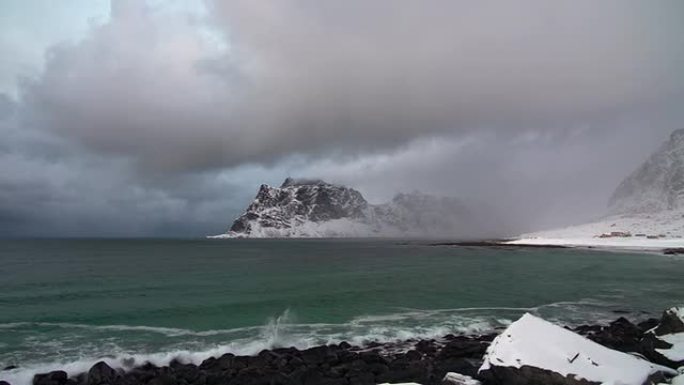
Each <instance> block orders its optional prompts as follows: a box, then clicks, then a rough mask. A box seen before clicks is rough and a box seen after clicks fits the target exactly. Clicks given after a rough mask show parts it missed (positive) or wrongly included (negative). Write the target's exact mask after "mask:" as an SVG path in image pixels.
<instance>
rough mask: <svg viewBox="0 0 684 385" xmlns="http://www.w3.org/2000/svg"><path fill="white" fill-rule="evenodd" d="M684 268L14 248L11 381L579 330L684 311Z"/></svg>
mask: <svg viewBox="0 0 684 385" xmlns="http://www.w3.org/2000/svg"><path fill="white" fill-rule="evenodd" d="M682 277H684V259H682V258H679V257H666V256H662V255H652V254H651V255H642V254H634V253H628V254H625V253H608V252H591V251H583V250H557V249H553V250H551V249H530V250H522V249H518V250H497V249H485V248H461V247H448V246H427V245H424V244H420V242H410V243H408V244H407V243H404V244H402V243H401V242H398V241H350V240H345V241H333V240H39V241H2V242H1V243H0V367H5V366H8V365H19V366H20V367H21V368H20V369H18V370H14V371H9V372H0V379H3V378H7V379H10V380H13V381H14V383H15V384H17V383H20V382H22V381H26V379H27V378H29V377H28V376H29V375H30V374H31V373H33V372H34V371H36V370H45V369H47V368H53V367H63V366H64V365H66V367H67V368H68V369H70V370H72V371H79V370H82V369H83V368H85V367H86V366H87V365H89V364H91V363H92V362H94V361H95V360H97V359H98V358H101V357H109V360H110V362H112V364H117V363H118V364H119V365H121V364H122V362H123V361H122V360H123V359H124V358H127V357H133V358H135V359H137V362H141V360H146V359H149V360H152V361H153V362H158V363H163V362H165V361H168V360H169V359H171V358H173V357H175V356H181V357H184V359H187V360H201V359H202V358H205V357H206V356H208V355H210V354H219V353H223V352H228V351H232V352H236V353H256V352H258V351H260V350H261V349H263V348H266V347H270V346H273V345H274V344H275V345H294V346H298V347H306V346H310V345H316V344H320V343H325V342H333V341H340V340H348V341H352V342H355V343H362V342H363V341H368V340H380V341H390V340H397V339H406V338H411V337H432V336H441V335H445V334H448V333H465V332H481V331H487V330H491V329H492V328H495V327H498V326H505V325H506V324H507V323H510V322H511V321H513V320H515V319H516V318H517V317H519V316H520V315H521V314H523V313H524V312H526V311H529V312H533V313H536V314H539V315H541V316H543V317H545V318H547V319H551V320H554V321H557V322H562V323H569V324H575V323H579V322H591V321H602V320H604V321H605V320H612V319H615V318H617V317H618V316H619V315H618V314H617V313H615V311H618V310H619V311H628V312H630V313H629V315H628V316H629V317H633V318H638V317H645V316H647V315H648V314H646V313H649V314H651V315H656V314H657V313H659V312H661V311H662V310H663V309H664V308H666V307H670V306H673V305H678V304H679V305H681V304H682V303H683V302H684V280H682Z"/></svg>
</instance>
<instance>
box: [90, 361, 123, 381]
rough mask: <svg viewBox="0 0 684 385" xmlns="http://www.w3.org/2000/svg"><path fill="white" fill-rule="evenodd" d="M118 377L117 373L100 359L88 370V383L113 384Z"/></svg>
mask: <svg viewBox="0 0 684 385" xmlns="http://www.w3.org/2000/svg"><path fill="white" fill-rule="evenodd" d="M118 377H119V373H118V372H117V371H116V370H114V369H112V368H111V367H110V366H109V365H107V364H106V363H105V362H104V361H100V362H98V363H96V364H95V365H93V366H92V367H91V368H90V370H89V371H88V376H87V378H88V385H101V384H113V383H114V382H116V379H117V378H118Z"/></svg>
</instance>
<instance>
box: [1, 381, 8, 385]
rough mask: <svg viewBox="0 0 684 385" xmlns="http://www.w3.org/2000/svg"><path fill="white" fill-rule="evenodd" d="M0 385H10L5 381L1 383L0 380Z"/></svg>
mask: <svg viewBox="0 0 684 385" xmlns="http://www.w3.org/2000/svg"><path fill="white" fill-rule="evenodd" d="M0 385H10V383H9V382H7V381H1V380H0Z"/></svg>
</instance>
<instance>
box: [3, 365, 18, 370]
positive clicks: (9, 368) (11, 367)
mask: <svg viewBox="0 0 684 385" xmlns="http://www.w3.org/2000/svg"><path fill="white" fill-rule="evenodd" d="M18 368H19V367H18V366H16V365H10V366H5V368H4V369H2V370H3V371H5V370H12V369H18Z"/></svg>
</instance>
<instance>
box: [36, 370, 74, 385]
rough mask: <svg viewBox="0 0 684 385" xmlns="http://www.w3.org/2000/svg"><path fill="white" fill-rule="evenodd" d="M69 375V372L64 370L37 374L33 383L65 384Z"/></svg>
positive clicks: (38, 384) (47, 384)
mask: <svg viewBox="0 0 684 385" xmlns="http://www.w3.org/2000/svg"><path fill="white" fill-rule="evenodd" d="M68 377H69V376H68V375H67V373H66V372H65V371H63V370H56V371H54V372H50V373H42V374H36V375H35V376H34V377H33V385H64V384H66V383H67V379H68Z"/></svg>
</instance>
